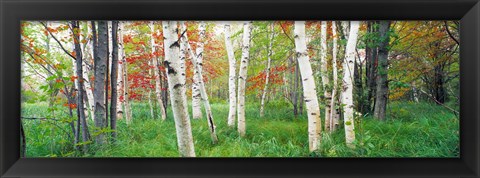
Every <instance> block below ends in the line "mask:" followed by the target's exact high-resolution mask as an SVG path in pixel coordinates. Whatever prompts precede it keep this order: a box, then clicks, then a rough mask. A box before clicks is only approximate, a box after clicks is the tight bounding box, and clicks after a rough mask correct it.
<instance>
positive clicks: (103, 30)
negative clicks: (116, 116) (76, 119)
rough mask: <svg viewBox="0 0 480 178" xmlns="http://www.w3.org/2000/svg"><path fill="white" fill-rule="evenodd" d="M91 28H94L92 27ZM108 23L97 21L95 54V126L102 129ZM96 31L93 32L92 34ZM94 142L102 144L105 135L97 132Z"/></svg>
mask: <svg viewBox="0 0 480 178" xmlns="http://www.w3.org/2000/svg"><path fill="white" fill-rule="evenodd" d="M93 29H95V28H94V27H93ZM107 33H108V24H107V22H106V21H98V41H97V46H96V48H97V50H96V51H97V52H96V54H95V83H94V84H95V85H94V87H93V90H94V91H93V95H94V99H95V118H94V120H95V127H97V129H99V130H100V129H103V128H104V127H105V120H106V117H105V116H106V113H107V108H106V106H105V79H106V75H107V73H106V72H107V71H106V69H107V60H108V34H107ZM95 34H96V33H95V32H94V35H95ZM95 142H96V143H98V144H103V143H104V142H105V135H104V133H102V132H99V133H98V134H97V136H96V137H95Z"/></svg>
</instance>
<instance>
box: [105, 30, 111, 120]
mask: <svg viewBox="0 0 480 178" xmlns="http://www.w3.org/2000/svg"><path fill="white" fill-rule="evenodd" d="M109 35H110V34H109V30H108V21H107V41H106V43H107V60H106V62H107V64H106V65H105V67H106V68H107V71H106V72H105V120H104V122H105V123H103V126H104V127H106V128H107V127H108V121H109V120H108V114H109V113H108V84H109V82H108V79H109V77H110V76H108V74H109V73H110V71H109V70H110V55H109V54H110V53H111V51H109V50H110V48H109V46H110V37H109Z"/></svg>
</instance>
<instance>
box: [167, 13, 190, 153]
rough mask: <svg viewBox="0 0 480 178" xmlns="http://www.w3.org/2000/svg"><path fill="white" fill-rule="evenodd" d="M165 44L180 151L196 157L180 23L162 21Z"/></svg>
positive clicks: (168, 77) (169, 84)
mask: <svg viewBox="0 0 480 178" xmlns="http://www.w3.org/2000/svg"><path fill="white" fill-rule="evenodd" d="M162 25H163V33H164V44H165V61H164V64H165V68H166V69H167V80H168V89H169V90H170V100H171V103H172V110H173V117H174V120H175V129H176V132H177V142H178V150H179V152H180V155H181V156H184V157H195V148H194V145H193V136H192V129H191V125H190V119H189V117H188V113H187V111H188V109H187V103H186V102H185V100H184V98H185V97H186V93H185V92H186V87H185V78H182V77H180V76H184V75H185V71H184V70H183V72H182V69H181V68H185V66H184V65H185V62H184V61H182V60H185V58H180V43H179V39H178V31H179V29H178V22H177V21H162Z"/></svg>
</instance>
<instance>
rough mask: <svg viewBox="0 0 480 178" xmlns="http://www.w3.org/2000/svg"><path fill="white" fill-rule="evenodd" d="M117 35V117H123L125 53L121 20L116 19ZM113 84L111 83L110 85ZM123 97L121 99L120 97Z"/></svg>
mask: <svg viewBox="0 0 480 178" xmlns="http://www.w3.org/2000/svg"><path fill="white" fill-rule="evenodd" d="M117 37H118V43H117V45H118V54H117V55H118V58H119V59H118V60H119V61H118V70H117V101H118V104H117V119H122V118H123V104H124V102H123V100H125V98H124V94H125V89H124V80H123V78H124V77H123V70H124V69H123V68H124V67H123V66H124V65H125V62H126V61H125V54H124V52H123V22H122V21H118V28H117ZM112 86H113V85H112ZM122 98H123V99H122Z"/></svg>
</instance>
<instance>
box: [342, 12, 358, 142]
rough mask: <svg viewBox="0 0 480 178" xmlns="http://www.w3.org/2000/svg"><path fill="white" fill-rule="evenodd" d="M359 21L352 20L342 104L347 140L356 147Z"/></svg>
mask: <svg viewBox="0 0 480 178" xmlns="http://www.w3.org/2000/svg"><path fill="white" fill-rule="evenodd" d="M359 24H360V22H359V21H351V22H350V33H349V35H348V42H347V47H346V49H345V58H346V59H345V62H344V64H343V92H342V105H343V111H344V125H345V141H346V144H347V146H349V147H352V148H353V147H354V145H353V141H354V140H355V131H354V128H355V127H354V114H355V111H354V109H353V107H354V106H353V67H354V61H355V48H356V43H357V37H358V29H359Z"/></svg>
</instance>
